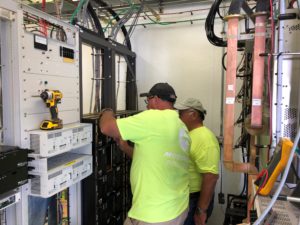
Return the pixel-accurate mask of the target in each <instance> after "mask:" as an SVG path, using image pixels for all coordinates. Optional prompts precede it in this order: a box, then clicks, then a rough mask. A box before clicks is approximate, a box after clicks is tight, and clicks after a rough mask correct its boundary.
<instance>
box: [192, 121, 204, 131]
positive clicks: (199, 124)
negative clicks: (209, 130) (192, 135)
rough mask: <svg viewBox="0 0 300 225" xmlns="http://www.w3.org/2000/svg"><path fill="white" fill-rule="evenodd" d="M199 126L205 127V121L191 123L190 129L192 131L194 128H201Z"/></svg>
mask: <svg viewBox="0 0 300 225" xmlns="http://www.w3.org/2000/svg"><path fill="white" fill-rule="evenodd" d="M199 127H203V123H195V124H191V125H190V126H189V131H192V130H194V129H197V128H199Z"/></svg>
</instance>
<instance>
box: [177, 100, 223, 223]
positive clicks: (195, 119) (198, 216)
mask: <svg viewBox="0 0 300 225" xmlns="http://www.w3.org/2000/svg"><path fill="white" fill-rule="evenodd" d="M175 108H176V109H178V110H179V115H180V118H181V120H182V121H183V122H184V123H185V125H186V126H187V128H188V130H189V134H190V137H191V139H192V145H191V149H190V158H191V164H190V168H189V177H190V178H189V179H190V203H189V213H188V217H187V219H186V221H185V223H184V225H205V224H206V221H207V219H208V217H209V216H210V215H211V213H212V209H213V200H214V199H213V196H214V190H215V186H216V183H217V180H218V177H219V175H218V173H219V161H220V148H219V144H218V141H217V139H216V137H215V135H214V134H213V133H212V132H211V131H210V130H209V129H208V128H207V127H205V126H204V125H203V120H204V119H205V115H206V110H205V109H204V107H203V105H202V104H201V102H200V101H199V100H198V99H195V98H188V99H186V100H185V101H183V102H182V103H179V104H176V105H175Z"/></svg>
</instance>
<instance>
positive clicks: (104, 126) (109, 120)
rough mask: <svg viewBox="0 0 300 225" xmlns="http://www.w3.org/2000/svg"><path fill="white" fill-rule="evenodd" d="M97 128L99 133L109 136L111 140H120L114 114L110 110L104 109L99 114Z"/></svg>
mask: <svg viewBox="0 0 300 225" xmlns="http://www.w3.org/2000/svg"><path fill="white" fill-rule="evenodd" d="M99 128H100V130H101V133H103V134H105V135H107V136H110V137H112V138H115V139H117V138H121V135H120V131H119V129H118V126H117V123H116V118H115V114H114V112H113V110H112V109H109V108H106V109H103V110H102V111H101V113H100V114H99Z"/></svg>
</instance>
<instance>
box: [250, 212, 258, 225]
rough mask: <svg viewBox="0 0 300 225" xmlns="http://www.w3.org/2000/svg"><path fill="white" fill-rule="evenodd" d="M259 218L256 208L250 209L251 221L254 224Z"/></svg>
mask: <svg viewBox="0 0 300 225" xmlns="http://www.w3.org/2000/svg"><path fill="white" fill-rule="evenodd" d="M256 220H257V212H256V210H250V223H251V224H252V223H253V222H255V221H256Z"/></svg>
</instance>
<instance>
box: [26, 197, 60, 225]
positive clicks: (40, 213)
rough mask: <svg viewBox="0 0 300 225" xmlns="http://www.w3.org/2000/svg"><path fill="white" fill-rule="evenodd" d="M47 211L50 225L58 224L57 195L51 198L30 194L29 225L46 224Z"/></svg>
mask: <svg viewBox="0 0 300 225" xmlns="http://www.w3.org/2000/svg"><path fill="white" fill-rule="evenodd" d="M47 213H48V225H56V224H57V222H56V221H57V218H56V217H57V213H56V195H54V196H51V197H49V198H40V197H35V196H30V195H29V196H28V214H29V215H28V217H29V218H28V220H29V225H44V224H45V222H46V216H47Z"/></svg>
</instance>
